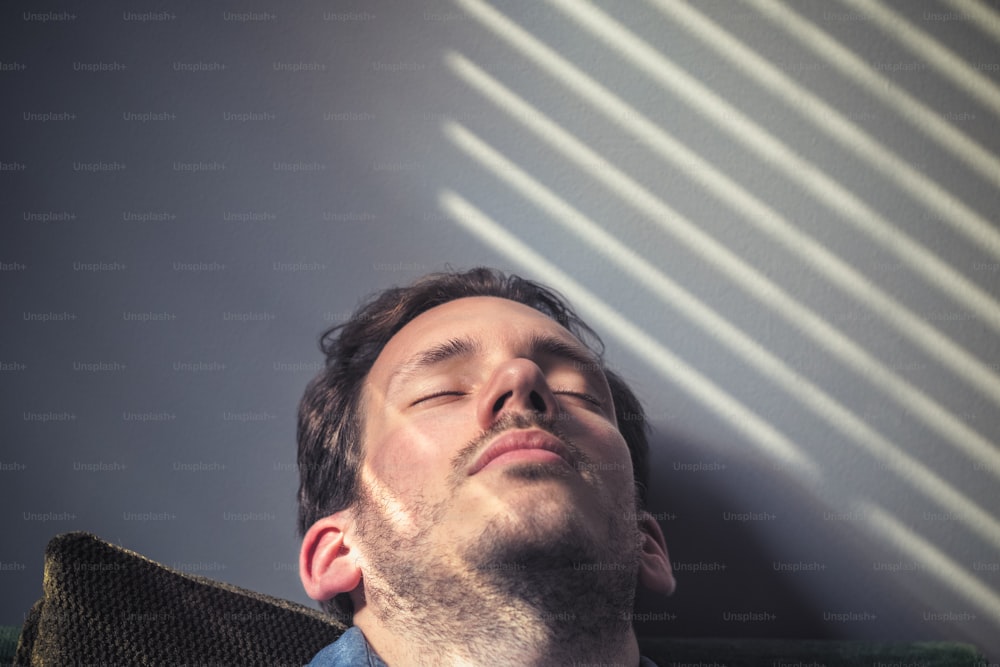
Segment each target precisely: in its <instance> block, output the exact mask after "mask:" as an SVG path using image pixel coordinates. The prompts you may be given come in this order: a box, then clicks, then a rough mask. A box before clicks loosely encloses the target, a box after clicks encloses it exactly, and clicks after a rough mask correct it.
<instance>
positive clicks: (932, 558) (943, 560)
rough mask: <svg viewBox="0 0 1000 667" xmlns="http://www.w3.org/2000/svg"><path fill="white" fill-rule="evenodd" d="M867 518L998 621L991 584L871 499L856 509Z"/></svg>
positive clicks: (999, 602) (997, 599)
mask: <svg viewBox="0 0 1000 667" xmlns="http://www.w3.org/2000/svg"><path fill="white" fill-rule="evenodd" d="M855 511H857V512H860V513H861V514H862V516H865V517H866V522H867V523H868V524H869V526H870V528H871V529H872V531H873V533H874V534H875V535H876V536H877V537H880V538H881V539H882V540H884V541H886V542H889V543H890V544H892V545H893V546H895V547H896V548H897V549H899V550H900V551H902V552H903V553H905V554H907V555H908V556H909V557H910V558H912V559H913V560H914V561H916V562H919V563H923V564H925V565H927V566H928V568H927V569H928V571H929V572H931V573H932V574H933V575H934V576H935V577H937V579H939V580H940V581H941V582H942V583H944V584H945V585H947V586H948V587H949V588H951V589H952V590H954V591H956V592H957V593H959V594H960V595H962V596H963V597H965V598H966V599H967V600H969V601H970V602H972V603H973V604H975V605H976V606H978V607H979V608H980V609H981V610H982V611H984V612H985V613H986V614H987V615H988V616H989V617H990V620H992V621H993V623H1000V596H998V595H997V593H996V592H995V591H994V590H991V588H990V586H989V585H987V584H986V583H984V582H982V581H980V580H979V579H977V578H976V577H974V576H973V575H971V574H969V571H968V568H967V567H962V566H961V565H959V564H958V563H956V562H955V561H954V560H953V559H951V558H949V557H948V556H947V555H946V554H945V553H944V552H942V551H941V550H940V549H939V548H938V547H937V546H935V545H933V544H931V543H930V542H928V541H927V540H926V539H924V538H923V537H921V536H920V535H919V534H918V533H916V532H915V531H913V530H912V529H910V528H908V527H907V526H905V525H903V524H902V523H900V522H899V521H898V520H896V519H895V518H894V517H892V516H891V515H890V514H889V513H888V512H886V511H884V510H883V509H882V508H880V507H878V506H877V505H875V504H873V503H870V502H862V503H860V504H859V505H858V509H857V510H855Z"/></svg>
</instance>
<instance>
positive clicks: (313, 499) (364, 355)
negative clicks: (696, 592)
mask: <svg viewBox="0 0 1000 667" xmlns="http://www.w3.org/2000/svg"><path fill="white" fill-rule="evenodd" d="M472 296H493V297H500V298H503V299H510V300H511V301H516V302H518V303H521V304H524V305H526V306H530V307H531V308H534V309H535V310H538V311H539V312H541V313H544V314H545V315H547V316H549V317H551V318H552V319H553V320H555V321H556V322H558V323H559V324H561V325H562V326H563V327H565V328H566V329H567V330H569V332H570V333H572V334H573V335H574V336H576V337H577V338H578V339H579V340H580V341H581V342H582V343H583V344H584V345H586V346H587V347H589V348H590V349H591V350H592V351H593V352H594V353H595V354H596V355H597V357H598V359H601V365H602V368H603V366H604V362H603V354H604V344H603V343H602V342H601V339H600V337H599V336H598V335H597V334H596V333H595V332H594V331H593V329H591V328H590V327H589V326H587V325H586V324H585V323H584V322H583V320H581V319H580V318H579V317H578V316H577V315H576V313H574V312H573V310H572V309H571V308H570V307H569V305H568V304H567V303H566V301H565V300H564V299H563V298H562V297H561V296H560V295H559V294H557V293H556V292H554V291H553V290H551V289H549V288H547V287H544V286H542V285H539V284H538V283H536V282H533V281H531V280H526V279H524V278H521V277H519V276H516V275H506V274H504V273H502V272H500V271H497V270H495V269H488V268H476V269H471V270H469V271H465V272H450V273H434V274H430V275H427V276H424V277H423V278H421V279H419V280H417V281H416V282H415V283H413V284H412V285H410V286H407V287H394V288H391V289H387V290H385V291H383V292H380V293H378V294H376V295H375V296H374V297H373V298H371V299H370V300H369V301H367V302H366V303H364V304H362V305H361V306H360V307H359V308H358V310H357V311H355V313H354V315H353V316H352V317H351V318H350V319H349V320H348V321H347V322H344V323H342V324H337V325H335V326H333V327H331V328H329V329H328V330H327V331H325V332H324V333H323V335H322V337H321V338H320V349H322V350H323V353H324V354H325V355H326V365H325V367H324V368H323V370H322V371H320V373H319V375H317V376H316V377H315V378H314V379H313V380H312V382H310V383H309V386H308V387H307V388H306V392H305V395H304V396H303V397H302V402H301V403H300V404H299V421H298V442H299V455H298V467H299V479H300V485H299V495H298V501H299V517H298V528H299V533H300V534H302V535H304V534H305V533H306V531H307V530H309V527H310V526H312V524H313V523H315V522H316V521H317V520H319V519H321V518H323V517H324V516H329V515H330V514H333V513H335V512H339V511H340V510H343V509H346V508H348V507H350V506H351V505H352V504H353V503H354V501H355V499H356V497H357V483H358V472H359V470H360V468H361V461H362V459H363V457H364V443H362V442H361V433H362V430H363V426H364V414H363V409H362V408H363V406H362V404H361V396H362V388H363V385H364V382H365V379H366V378H367V376H368V372H369V371H370V370H371V367H372V365H373V364H374V363H375V360H376V359H377V358H378V355H379V354H380V353H381V352H382V348H383V347H385V345H386V343H388V342H389V339H390V338H392V337H393V336H394V335H395V334H396V332H398V331H399V330H400V329H402V328H403V327H404V326H406V324H407V323H409V322H410V321H411V320H413V319H414V318H415V317H417V316H418V315H420V314H421V313H423V312H425V311H427V310H430V309H431V308H434V307H435V306H439V305H441V304H444V303H447V302H449V301H454V300H455V299H461V298H464V297H472ZM603 370H604V374H605V376H606V377H607V379H608V384H609V385H610V387H611V395H612V398H613V399H614V405H615V413H616V414H617V417H618V430H619V431H620V432H621V434H622V436H623V437H624V439H625V442H626V443H627V444H628V448H629V453H630V455H631V458H632V468H633V470H634V475H635V484H636V488H637V497H638V500H639V504H640V506H644V505H645V501H646V480H647V478H648V475H649V463H648V452H649V446H648V444H647V441H646V420H645V415H644V413H643V409H642V405H641V404H640V402H639V400H638V398H637V397H636V396H635V394H634V393H633V392H632V390H631V389H629V387H628V385H626V384H625V382H624V381H623V380H622V379H621V378H620V377H619V376H618V375H617V374H615V373H614V372H612V371H609V370H607V369H606V368H603ZM335 601H336V602H335V604H336V605H339V607H340V609H337V608H336V607H335V606H334V604H331V602H333V601H330V600H327V601H325V602H324V603H322V607H323V608H324V609H325V610H327V611H328V612H331V613H333V614H336V615H339V616H342V617H343V616H344V615H350V613H351V604H350V598H349V597H348V596H347V595H346V594H341V595H338V596H337V597H336V598H335Z"/></svg>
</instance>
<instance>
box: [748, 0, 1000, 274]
mask: <svg viewBox="0 0 1000 667" xmlns="http://www.w3.org/2000/svg"><path fill="white" fill-rule="evenodd" d="M747 1H748V2H749V3H750V4H751V5H752V6H753V7H755V8H756V9H757V10H758V11H759V12H760V13H761V15H762V16H764V17H765V18H768V19H770V20H771V22H772V23H773V24H774V25H775V26H776V27H778V28H781V29H782V30H783V31H785V32H786V33H787V34H789V35H791V36H792V37H794V38H795V39H796V40H797V41H798V42H799V43H800V44H802V45H803V46H804V47H806V48H807V49H809V50H810V51H812V52H813V53H815V54H816V55H818V56H819V57H821V58H823V60H825V61H826V62H827V63H829V64H830V65H831V66H832V67H834V68H835V69H836V70H837V71H838V72H840V73H841V74H842V75H844V76H845V77H847V78H848V79H850V80H852V81H854V82H855V83H856V84H858V85H860V86H861V87H862V88H864V90H865V91H866V92H868V93H870V94H871V95H872V96H874V97H876V98H877V99H880V100H881V101H882V102H883V103H885V105H886V107H887V108H888V109H890V110H892V111H893V112H895V113H897V114H899V116H900V117H902V118H903V119H905V120H906V121H907V122H909V123H910V125H911V126H912V127H913V128H914V129H916V130H917V131H919V132H921V133H923V134H925V135H927V136H928V137H930V138H931V139H932V140H933V141H935V142H936V143H937V144H938V145H940V146H942V147H943V148H945V149H946V150H948V152H950V153H951V154H952V155H954V156H955V157H957V158H959V159H961V160H962V161H963V162H965V163H966V164H967V165H968V166H969V167H971V168H972V169H973V170H974V171H975V172H976V173H977V174H979V176H981V177H982V178H984V179H985V180H986V182H987V183H989V184H991V185H992V186H993V187H998V184H1000V167H998V164H1000V163H998V161H997V159H996V157H995V156H994V155H993V154H991V153H990V152H989V151H986V150H985V149H983V147H982V146H980V145H979V144H977V143H976V142H975V141H973V140H972V139H970V138H969V137H967V136H965V134H963V133H962V132H959V131H958V130H956V129H955V128H954V127H953V126H952V125H951V124H949V123H948V122H946V121H945V120H944V119H942V118H941V116H940V115H939V114H938V113H936V112H935V111H934V110H933V109H929V108H928V107H927V105H925V104H924V103H923V102H921V101H920V100H918V99H917V98H915V97H913V96H912V95H909V94H908V93H906V92H905V91H903V90H902V89H900V88H899V86H897V85H894V84H893V83H892V81H890V80H889V79H886V78H885V77H884V76H882V75H881V74H878V73H877V72H876V71H875V70H874V69H873V68H872V67H871V66H870V65H869V64H868V63H867V62H865V61H864V60H862V59H861V58H859V57H858V56H857V55H855V54H854V53H853V52H852V51H851V50H850V49H848V48H846V47H844V46H843V45H841V44H840V43H838V42H837V41H836V40H835V39H833V38H832V37H830V35H828V34H827V33H826V32H824V31H823V30H821V29H820V28H817V27H816V26H815V25H813V24H812V23H810V22H809V21H807V20H805V19H804V18H802V17H801V16H799V15H798V14H796V13H795V12H794V11H793V10H792V9H791V8H789V7H788V6H787V5H783V4H781V3H780V2H777V1H776V0H747ZM845 127H847V126H846V125H844V124H843V123H832V124H830V125H829V128H830V129H838V130H842V129H843V128H845ZM844 138H846V139H850V140H852V141H856V140H857V139H858V138H860V137H859V136H851V137H846V136H845V137H844ZM864 138H865V140H866V142H867V140H868V139H870V137H868V136H867V135H865V137H864ZM872 141H874V140H872ZM858 146H859V147H864V144H862V143H858ZM889 167H890V165H888V164H887V165H886V168H880V171H881V172H882V173H883V174H885V176H886V177H887V178H889V179H890V180H892V181H894V182H896V184H897V185H899V186H900V187H901V188H903V189H904V190H905V191H906V192H907V193H909V194H910V195H911V196H913V197H914V198H915V199H917V200H918V201H920V202H921V203H922V204H923V205H924V206H926V207H927V208H929V209H930V210H932V211H933V212H934V213H935V215H937V216H938V217H940V219H941V221H942V222H944V223H946V224H948V225H950V226H951V227H952V228H953V229H955V230H956V231H958V232H959V233H961V234H962V235H964V236H965V237H966V238H968V239H969V240H970V241H972V242H973V243H975V244H976V245H977V246H979V247H980V248H981V249H982V250H983V251H984V252H987V253H989V254H990V255H992V256H993V257H1000V235H998V234H997V232H996V230H995V229H994V228H993V226H992V225H991V224H990V222H989V221H988V220H987V219H985V218H984V217H983V216H981V215H979V214H978V213H977V212H976V211H974V210H973V209H972V208H970V207H969V206H967V205H966V204H965V202H963V201H962V200H960V199H959V198H957V197H955V196H954V195H952V194H951V193H950V192H948V191H947V190H945V189H944V188H943V187H941V186H940V185H939V184H938V183H936V182H935V181H933V180H932V179H929V178H927V177H925V176H923V175H922V174H920V173H919V172H917V171H916V170H914V169H912V168H909V167H906V168H903V169H899V170H898V171H897V170H896V167H898V165H896V164H893V165H892V168H891V169H890V168H889ZM907 252H909V251H907Z"/></svg>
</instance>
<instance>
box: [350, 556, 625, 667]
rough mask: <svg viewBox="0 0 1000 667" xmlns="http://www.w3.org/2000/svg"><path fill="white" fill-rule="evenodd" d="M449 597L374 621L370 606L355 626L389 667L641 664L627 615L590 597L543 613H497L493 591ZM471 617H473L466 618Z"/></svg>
mask: <svg viewBox="0 0 1000 667" xmlns="http://www.w3.org/2000/svg"><path fill="white" fill-rule="evenodd" d="M577 574H579V573H577ZM452 590H453V593H452V594H450V595H444V596H441V595H440V591H438V597H437V599H435V603H434V604H423V605H421V606H420V608H410V607H409V606H403V607H396V608H394V609H393V613H392V614H391V615H387V614H385V613H374V612H375V610H374V609H372V607H371V606H370V605H371V603H372V602H373V600H372V599H371V598H369V603H368V604H366V605H365V607H363V608H362V609H361V610H359V611H358V612H357V613H356V614H355V624H356V625H357V626H358V627H359V628H360V629H361V630H362V632H364V634H365V637H366V639H367V640H368V642H369V643H370V644H371V645H372V647H373V648H374V649H375V651H376V652H377V653H378V654H379V655H380V656H381V657H382V659H383V660H385V662H386V663H387V664H388V665H390V667H406V666H414V667H416V666H422V665H428V666H430V665H433V666H435V667H438V666H455V667H458V666H462V667H472V666H474V665H510V666H512V667H513V666H515V665H516V666H518V667H521V666H533V665H539V666H541V665H544V666H546V667H552V666H554V665H566V666H567V667H573V666H576V665H587V664H589V665H593V664H607V665H623V666H626V667H633V666H634V665H638V664H639V647H638V643H637V642H636V638H635V633H634V631H633V630H632V626H631V616H630V614H629V613H628V612H624V613H623V612H621V611H620V610H616V611H609V610H611V609H616V608H617V605H615V604H613V603H612V604H609V603H611V602H612V601H611V600H608V599H607V596H604V595H601V594H600V593H599V592H597V591H596V590H594V589H592V590H594V594H592V595H586V596H584V598H583V599H581V598H580V596H579V595H577V596H576V597H575V598H574V599H573V600H572V601H571V603H570V604H562V602H565V601H559V600H553V599H551V598H549V599H548V600H546V603H545V604H544V605H538V604H537V601H535V600H524V599H520V600H508V601H507V602H506V604H499V605H498V604H497V602H498V601H497V597H496V595H495V591H482V590H475V589H470V588H468V587H467V588H465V589H462V588H455V589H452ZM556 597H559V596H556ZM449 598H455V599H449ZM459 598H460V599H459ZM380 601H383V600H380ZM629 608H631V607H629ZM473 609H478V610H479V611H478V613H468V612H469V611H470V610H473ZM483 610H488V613H484V611H483Z"/></svg>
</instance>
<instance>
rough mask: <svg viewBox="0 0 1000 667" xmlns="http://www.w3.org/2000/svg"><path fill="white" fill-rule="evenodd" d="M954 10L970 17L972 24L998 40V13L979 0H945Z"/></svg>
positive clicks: (999, 29) (999, 27)
mask: <svg viewBox="0 0 1000 667" xmlns="http://www.w3.org/2000/svg"><path fill="white" fill-rule="evenodd" d="M945 2H947V3H948V4H949V5H951V6H952V8H954V10H955V11H957V12H960V13H962V14H964V15H965V16H968V17H969V18H971V19H972V25H974V26H976V27H977V28H979V29H980V30H982V31H983V32H984V33H986V34H987V35H989V36H990V37H992V38H993V39H995V40H996V41H998V42H1000V14H998V13H997V12H995V11H993V10H992V9H990V8H989V7H988V6H987V5H986V4H985V3H983V2H979V0H945Z"/></svg>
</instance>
